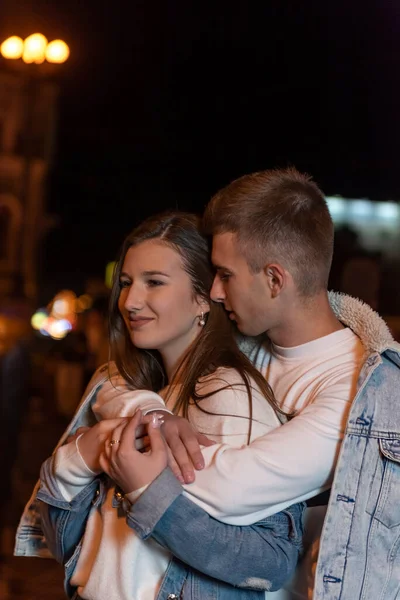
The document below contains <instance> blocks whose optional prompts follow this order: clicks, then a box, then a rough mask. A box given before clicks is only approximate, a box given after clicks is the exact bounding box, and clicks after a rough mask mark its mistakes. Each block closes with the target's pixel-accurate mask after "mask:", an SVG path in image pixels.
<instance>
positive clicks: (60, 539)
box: [37, 458, 101, 564]
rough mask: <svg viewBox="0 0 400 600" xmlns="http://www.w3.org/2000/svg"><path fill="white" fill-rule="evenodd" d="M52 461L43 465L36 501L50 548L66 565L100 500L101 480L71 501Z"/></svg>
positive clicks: (98, 479)
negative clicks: (53, 472) (53, 470)
mask: <svg viewBox="0 0 400 600" xmlns="http://www.w3.org/2000/svg"><path fill="white" fill-rule="evenodd" d="M51 461H52V458H49V459H47V460H46V461H45V462H44V463H43V465H42V468H41V472H40V488H39V491H38V494H37V499H38V500H39V503H38V504H39V512H40V517H41V523H42V528H43V532H44V535H45V538H46V542H47V545H48V548H49V550H50V552H51V553H52V555H53V556H54V558H55V559H56V560H57V561H58V562H59V563H61V564H65V563H66V562H67V561H68V560H69V558H70V557H71V556H72V554H73V553H74V551H75V548H76V546H77V545H78V544H79V542H80V540H81V539H82V536H83V533H84V531H85V526H86V522H87V519H88V516H89V513H90V510H91V508H92V506H93V504H94V503H97V502H98V501H99V499H100V487H101V481H100V478H96V479H95V480H93V481H92V482H91V483H90V484H88V485H87V486H86V487H85V488H84V489H83V490H82V491H81V492H80V493H79V494H78V495H77V496H76V497H75V498H74V499H73V500H71V502H68V501H67V500H64V499H63V497H62V494H61V492H60V491H59V490H58V486H57V483H56V481H55V479H54V478H53V477H52V475H51Z"/></svg>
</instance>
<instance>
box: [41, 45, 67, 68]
mask: <svg viewBox="0 0 400 600" xmlns="http://www.w3.org/2000/svg"><path fill="white" fill-rule="evenodd" d="M45 56H46V60H47V61H48V62H50V63H57V64H61V63H64V62H65V61H66V60H68V58H69V47H68V45H67V44H66V43H65V42H64V41H63V40H53V41H52V42H50V43H49V44H48V45H47V48H46V52H45Z"/></svg>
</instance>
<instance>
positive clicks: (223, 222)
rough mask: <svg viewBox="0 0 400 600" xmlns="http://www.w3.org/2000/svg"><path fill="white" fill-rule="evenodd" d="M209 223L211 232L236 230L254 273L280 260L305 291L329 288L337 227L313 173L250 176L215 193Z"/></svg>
mask: <svg viewBox="0 0 400 600" xmlns="http://www.w3.org/2000/svg"><path fill="white" fill-rule="evenodd" d="M204 225H205V228H206V231H207V232H208V233H209V234H211V235H216V234H218V233H226V232H231V233H236V234H237V240H238V243H239V245H240V249H241V251H242V252H243V255H244V256H245V258H246V260H247V263H248V265H249V268H250V269H251V270H252V271H253V272H256V273H257V272H259V271H260V270H261V269H262V268H263V267H264V266H265V265H266V264H268V263H273V262H278V263H279V264H281V265H282V266H283V267H284V268H285V269H287V270H288V271H289V273H291V275H292V277H293V279H294V281H295V283H296V286H297V288H298V290H299V292H300V293H301V294H302V295H304V296H312V295H314V294H316V293H318V292H319V291H321V290H322V289H326V287H327V285H328V277H329V271H330V268H331V263H332V253H333V233H334V229H333V223H332V219H331V216H330V214H329V209H328V206H327V203H326V200H325V197H324V195H323V193H322V192H321V190H320V189H319V188H318V186H317V185H316V183H314V181H312V179H311V177H310V176H309V175H305V174H302V173H299V171H297V170H296V169H294V168H288V169H276V170H268V171H260V172H258V173H252V174H250V175H244V176H243V177H240V178H239V179H236V180H235V181H233V182H232V183H230V184H229V185H228V186H226V187H225V188H223V189H222V190H220V191H219V192H217V194H215V196H214V197H213V198H212V199H211V201H210V202H209V204H208V206H207V208H206V211H205V214H204Z"/></svg>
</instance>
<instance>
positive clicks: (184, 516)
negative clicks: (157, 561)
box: [16, 293, 400, 600]
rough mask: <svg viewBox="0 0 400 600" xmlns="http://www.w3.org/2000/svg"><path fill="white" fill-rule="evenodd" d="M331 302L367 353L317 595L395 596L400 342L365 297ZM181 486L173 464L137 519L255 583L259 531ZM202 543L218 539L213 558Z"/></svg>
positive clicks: (398, 576)
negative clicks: (216, 515) (239, 535)
mask: <svg viewBox="0 0 400 600" xmlns="http://www.w3.org/2000/svg"><path fill="white" fill-rule="evenodd" d="M330 302H331V305H332V308H333V309H334V311H335V313H336V315H337V317H338V318H339V320H340V321H341V322H342V323H343V324H344V325H346V326H348V327H350V328H351V329H352V330H353V331H354V332H355V333H356V334H357V335H358V336H359V337H360V339H361V341H362V342H363V344H364V346H365V348H366V359H365V362H364V365H363V368H362V370H361V373H360V378H359V383H358V391H357V394H356V397H355V399H354V402H353V405H352V408H351V411H350V415H349V418H348V422H347V428H346V435H345V438H344V440H343V443H342V447H341V451H340V455H339V459H338V463H337V468H336V472H335V477H334V481H333V484H332V490H331V496H330V501H329V505H328V511H327V515H326V519H325V523H324V528H323V532H322V538H321V544H320V552H319V559H318V565H317V571H316V574H315V586H314V595H313V598H314V600H339V599H340V600H355V599H356V598H359V599H363V600H370V599H374V600H395V599H397V598H400V501H399V498H400V464H399V463H400V410H399V408H398V396H397V391H398V390H400V345H399V344H397V343H396V342H394V341H393V338H392V336H391V335H390V333H389V331H388V329H387V327H386V325H385V323H384V322H383V321H382V319H380V317H379V316H378V315H377V314H376V313H374V311H372V310H371V309H370V308H369V307H368V306H366V305H364V304H363V303H362V302H360V301H357V300H354V299H352V298H349V297H347V296H343V295H340V294H333V293H331V294H330ZM181 491H182V488H181V487H180V485H179V484H178V483H177V482H176V480H175V479H174V478H173V477H171V476H170V473H169V472H168V470H167V471H165V472H164V474H163V475H162V476H160V477H159V478H158V480H156V482H155V483H154V484H152V486H150V488H149V489H148V490H147V491H146V492H145V494H143V496H142V497H141V499H139V501H138V502H136V503H135V505H134V507H135V510H134V511H132V515H131V516H130V518H131V525H132V526H133V527H134V528H135V529H136V531H137V532H139V533H140V534H141V535H142V537H147V536H149V535H153V536H154V537H155V539H157V540H158V541H159V542H160V543H162V544H163V545H164V546H166V547H168V548H169V549H170V550H171V551H172V553H173V554H174V555H175V556H177V557H181V558H182V559H184V560H185V561H186V562H187V563H188V564H190V565H191V566H192V567H194V568H197V569H199V570H200V571H202V572H207V566H208V565H209V562H210V560H211V559H212V558H215V557H218V560H213V561H212V562H215V563H216V564H213V567H214V571H213V573H210V574H211V575H212V576H213V577H216V578H218V579H221V580H222V581H228V582H229V581H230V579H229V578H230V577H231V575H232V571H234V570H235V569H237V568H240V577H241V581H244V580H247V581H248V582H249V587H251V584H252V582H254V581H255V580H256V578H257V577H259V574H257V573H256V571H257V568H258V567H259V564H260V551H262V550H261V549H260V546H259V545H257V543H256V542H255V537H256V536H254V537H250V536H249V537H246V538H245V539H243V540H242V541H243V543H242V544H241V545H240V546H239V545H238V544H237V543H236V539H235V530H247V529H248V528H237V527H233V526H229V525H226V524H223V523H219V522H218V521H215V520H214V519H212V518H211V517H209V516H208V515H207V513H205V512H204V511H203V510H202V509H200V508H199V507H197V506H196V505H194V504H193V503H191V502H190V501H189V500H188V499H187V498H185V497H184V496H182V495H181ZM152 498H153V500H152ZM160 499H162V501H161V502H160ZM30 508H31V510H30V511H29V506H28V510H26V511H25V513H24V516H23V518H22V521H21V524H20V527H19V530H18V533H17V545H16V554H19V555H37V552H36V551H35V549H34V547H35V546H36V547H40V544H41V541H40V540H41V539H42V538H41V535H42V533H41V530H40V529H37V527H38V523H39V521H38V514H37V508H36V506H35V505H34V506H33V507H32V506H31V507H30ZM179 522H182V523H184V524H185V530H184V532H183V535H178V534H177V532H178V531H179V527H177V523H179ZM250 529H251V528H250ZM35 531H36V533H37V537H36V538H35ZM42 543H43V542H42ZM199 548H212V557H210V556H209V555H207V554H205V555H204V554H203V553H198V549H199ZM198 554H199V557H198ZM220 558H221V560H220ZM178 597H179V596H178ZM230 597H231V596H230ZM160 598H162V596H160ZM203 598H208V596H207V595H204V596H203Z"/></svg>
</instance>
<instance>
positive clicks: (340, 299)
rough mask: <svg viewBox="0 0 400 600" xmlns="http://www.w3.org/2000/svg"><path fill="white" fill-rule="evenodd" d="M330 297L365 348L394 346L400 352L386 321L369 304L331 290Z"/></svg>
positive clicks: (332, 303) (380, 349)
mask: <svg viewBox="0 0 400 600" xmlns="http://www.w3.org/2000/svg"><path fill="white" fill-rule="evenodd" d="M328 298H329V302H330V305H331V307H332V310H333V312H334V313H335V315H336V317H337V318H338V319H339V321H340V322H341V323H343V325H346V327H350V329H351V330H352V331H354V333H355V334H356V335H358V337H359V338H360V340H361V342H362V344H363V346H364V347H365V350H366V351H367V352H368V353H370V352H379V353H381V352H384V350H387V349H388V348H392V349H393V350H396V351H397V352H399V350H400V345H399V344H398V343H397V342H395V341H394V339H393V336H392V334H391V333H390V331H389V327H388V326H387V324H386V323H385V321H384V320H383V319H382V317H380V316H379V315H378V313H377V312H375V311H374V310H373V309H372V308H371V307H370V306H368V304H365V302H362V301H361V300H358V299H357V298H352V297H351V296H347V295H346V294H341V293H339V292H329V293H328Z"/></svg>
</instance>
